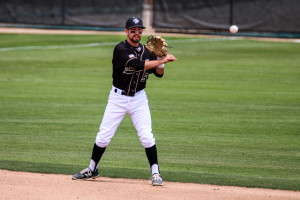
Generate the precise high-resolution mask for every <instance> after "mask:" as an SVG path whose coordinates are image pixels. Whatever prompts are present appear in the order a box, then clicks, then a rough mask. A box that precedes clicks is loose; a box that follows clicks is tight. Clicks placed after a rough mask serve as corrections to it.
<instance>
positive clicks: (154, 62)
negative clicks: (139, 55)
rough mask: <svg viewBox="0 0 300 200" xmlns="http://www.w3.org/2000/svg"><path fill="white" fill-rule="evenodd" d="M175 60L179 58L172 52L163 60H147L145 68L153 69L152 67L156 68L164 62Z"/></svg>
mask: <svg viewBox="0 0 300 200" xmlns="http://www.w3.org/2000/svg"><path fill="white" fill-rule="evenodd" d="M175 60H177V59H176V58H175V56H173V55H171V54H168V55H166V56H165V57H164V58H163V59H161V60H147V61H145V66H144V69H145V70H148V69H152V68H155V67H157V66H159V65H162V64H165V63H168V62H173V61H175Z"/></svg>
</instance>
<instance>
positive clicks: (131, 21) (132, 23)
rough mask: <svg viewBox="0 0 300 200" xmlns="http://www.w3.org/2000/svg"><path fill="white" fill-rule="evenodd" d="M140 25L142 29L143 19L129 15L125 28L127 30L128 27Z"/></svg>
mask: <svg viewBox="0 0 300 200" xmlns="http://www.w3.org/2000/svg"><path fill="white" fill-rule="evenodd" d="M135 27H140V28H142V29H144V28H146V27H144V26H143V20H141V19H140V18H137V17H131V18H129V19H128V20H127V21H126V29H127V30H129V29H130V28H135Z"/></svg>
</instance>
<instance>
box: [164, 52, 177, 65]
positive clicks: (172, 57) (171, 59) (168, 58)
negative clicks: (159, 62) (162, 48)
mask: <svg viewBox="0 0 300 200" xmlns="http://www.w3.org/2000/svg"><path fill="white" fill-rule="evenodd" d="M163 60H164V63H167V62H173V61H175V60H177V58H175V56H173V55H172V54H167V55H166V56H165V57H164V58H163Z"/></svg>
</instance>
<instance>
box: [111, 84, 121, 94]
mask: <svg viewBox="0 0 300 200" xmlns="http://www.w3.org/2000/svg"><path fill="white" fill-rule="evenodd" d="M112 90H113V91H114V93H116V94H119V95H122V90H121V89H119V88H116V87H115V86H112Z"/></svg>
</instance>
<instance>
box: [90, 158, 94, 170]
mask: <svg viewBox="0 0 300 200" xmlns="http://www.w3.org/2000/svg"><path fill="white" fill-rule="evenodd" d="M95 165H96V163H95V161H94V160H93V159H91V162H90V165H89V168H90V170H92V171H95V170H96V166H95Z"/></svg>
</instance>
